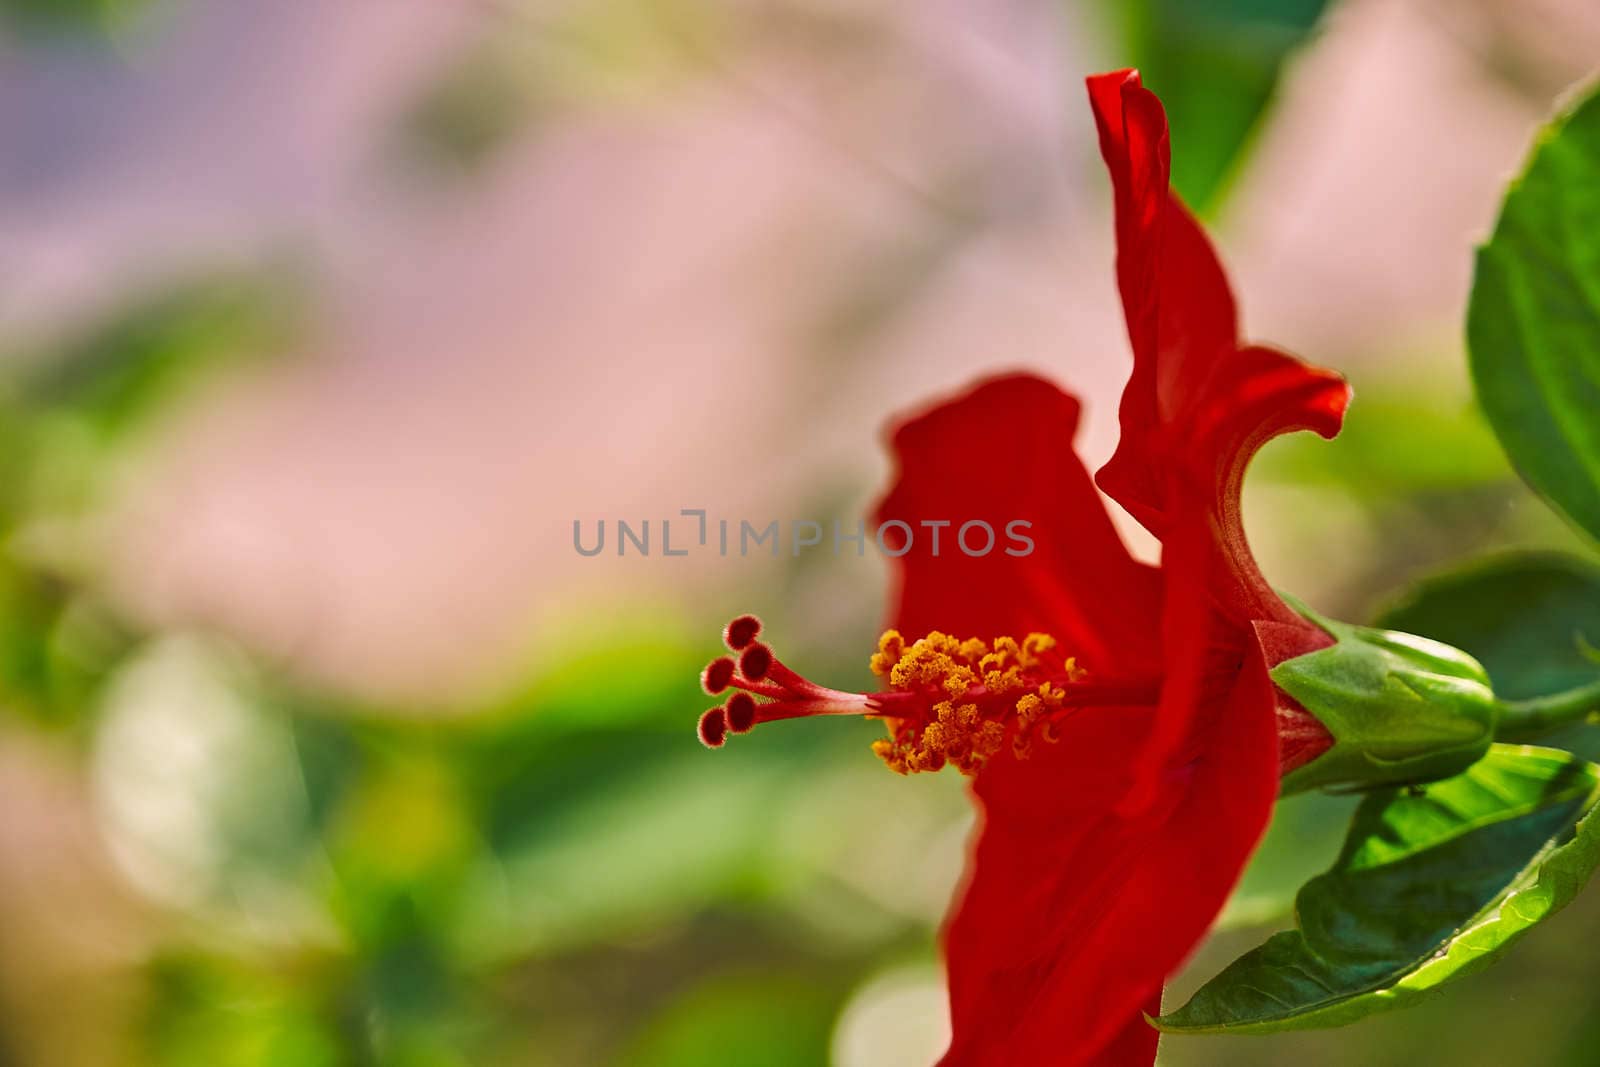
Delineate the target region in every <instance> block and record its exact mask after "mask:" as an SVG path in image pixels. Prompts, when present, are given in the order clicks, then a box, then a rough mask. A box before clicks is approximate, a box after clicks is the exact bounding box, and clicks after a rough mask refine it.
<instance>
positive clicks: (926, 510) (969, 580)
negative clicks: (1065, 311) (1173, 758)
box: [876, 374, 1160, 669]
mask: <svg viewBox="0 0 1600 1067" xmlns="http://www.w3.org/2000/svg"><path fill="white" fill-rule="evenodd" d="M1078 414H1079V406H1078V402H1077V400H1076V399H1074V398H1073V397H1071V396H1069V395H1067V394H1066V393H1064V392H1062V391H1061V390H1060V389H1058V388H1056V387H1055V386H1054V385H1052V384H1050V383H1049V382H1046V381H1044V380H1043V379H1040V378H1036V377H1032V376H1029V375H1021V374H1017V375H1008V376H1005V377H1000V378H994V379H990V380H988V381H985V382H981V383H979V384H978V385H977V386H975V387H973V388H972V389H971V390H970V391H968V392H967V393H965V394H963V395H961V396H959V397H957V398H956V399H954V400H949V401H946V402H944V403H941V404H938V405H936V406H935V407H933V408H931V409H930V410H928V411H925V412H923V413H921V414H918V415H916V416H914V417H912V418H910V419H908V420H907V421H905V422H903V423H901V424H900V425H899V426H898V427H897V428H896V429H895V430H894V431H893V433H892V435H891V439H890V444H891V447H892V449H893V452H894V455H895V457H896V459H897V465H898V468H899V470H898V473H897V477H896V479H895V482H894V485H893V486H892V488H891V489H890V491H889V493H888V494H887V495H886V496H885V497H884V499H883V501H882V502H881V503H880V504H879V505H878V509H877V516H876V518H877V522H878V523H879V524H883V523H886V522H889V521H891V520H897V521H899V522H903V523H907V524H908V525H909V526H910V528H911V531H912V544H911V548H910V550H909V551H907V552H906V553H905V554H904V555H903V556H901V557H900V558H899V559H898V560H897V562H896V572H897V573H896V582H895V585H896V589H895V592H894V594H893V596H892V598H891V605H892V608H891V613H890V615H891V619H890V625H891V626H894V627H895V628H897V629H900V630H901V631H903V632H905V633H906V634H908V635H920V634H924V633H927V632H928V631H930V630H944V631H946V632H951V633H957V634H959V635H960V636H962V637H969V636H977V637H983V638H985V639H989V638H993V637H996V636H998V635H1001V634H1011V635H1014V636H1017V637H1021V636H1022V635H1023V634H1026V633H1028V632H1029V631H1033V630H1038V631H1043V632H1047V633H1050V634H1052V635H1053V636H1055V637H1056V638H1057V639H1058V640H1059V641H1060V642H1061V643H1062V646H1063V647H1064V648H1065V649H1066V650H1067V651H1068V653H1069V654H1072V655H1077V656H1080V657H1082V658H1083V659H1084V661H1085V662H1086V663H1087V664H1091V665H1098V666H1100V667H1101V668H1102V669H1105V668H1109V667H1111V666H1113V665H1117V666H1126V667H1129V668H1131V667H1133V666H1136V665H1141V664H1148V663H1153V662H1155V661H1156V659H1157V657H1158V655H1159V651H1158V641H1157V633H1156V620H1157V619H1158V618H1159V604H1160V588H1159V577H1158V575H1157V574H1156V572H1155V571H1154V569H1152V568H1150V567H1148V566H1146V565H1145V564H1142V563H1139V562H1138V561H1136V560H1135V559H1133V557H1132V556H1130V555H1129V554H1128V551H1127V548H1126V547H1125V546H1124V544H1123V543H1122V539H1121V537H1120V536H1119V535H1118V533H1117V531H1116V528H1115V527H1114V526H1113V525H1112V523H1111V519H1110V516H1109V515H1107V514H1106V509H1105V502H1104V500H1103V499H1102V497H1101V496H1100V493H1099V491H1098V490H1096V488H1095V486H1094V483H1093V481H1092V480H1091V479H1090V478H1089V475H1088V472H1087V471H1086V470H1085V469H1084V467H1083V464H1082V462H1081V461H1080V460H1079V459H1078V458H1077V456H1076V455H1075V454H1074V453H1073V450H1072V441H1073V437H1074V435H1075V434H1076V432H1077V426H1078ZM927 522H934V523H938V522H943V523H947V524H949V525H946V526H942V527H936V528H935V527H929V526H925V525H923V524H924V523H927ZM968 522H984V523H987V524H988V525H989V526H990V528H991V529H992V530H993V531H994V533H995V537H996V542H995V545H994V547H993V549H992V550H991V551H989V552H987V553H984V554H982V555H969V554H968V552H967V551H966V550H965V549H963V547H962V544H961V542H960V540H959V535H960V527H961V525H962V524H964V523H968ZM1017 522H1023V523H1026V524H1028V525H1026V526H1021V527H1012V529H1013V530H1014V531H1015V532H1016V533H1018V534H1020V535H1021V536H1022V537H1025V538H1027V540H1028V542H1031V545H1025V544H1024V543H1023V542H1022V541H1021V540H1019V539H1015V538H1011V537H1008V535H1007V528H1008V526H1009V525H1010V524H1013V523H1017ZM900 532H903V531H900V530H898V529H897V530H896V533H900ZM936 532H937V535H938V539H939V540H938V549H937V554H935V547H934V535H935V533H936ZM970 533H971V536H970V537H969V539H968V542H967V546H968V548H970V549H972V550H973V551H976V550H977V549H978V548H980V547H981V546H982V544H983V543H984V540H985V538H984V535H983V533H982V532H981V530H980V528H977V527H974V528H973V530H972V531H970ZM889 544H890V547H891V548H898V547H899V546H900V544H901V541H900V539H899V538H898V537H896V538H893V539H891V540H890V541H889ZM1013 553H1025V554H1013Z"/></svg>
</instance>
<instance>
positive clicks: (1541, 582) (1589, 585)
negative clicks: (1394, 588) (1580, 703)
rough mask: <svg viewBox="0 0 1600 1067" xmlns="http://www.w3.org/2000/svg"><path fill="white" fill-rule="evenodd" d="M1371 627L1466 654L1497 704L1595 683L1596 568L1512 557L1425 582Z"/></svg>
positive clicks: (1545, 557)
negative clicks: (1487, 681) (1418, 637)
mask: <svg viewBox="0 0 1600 1067" xmlns="http://www.w3.org/2000/svg"><path fill="white" fill-rule="evenodd" d="M1376 625H1378V626H1382V627H1384V628H1385V629H1389V630H1404V631H1406V632H1407V633H1414V634H1422V635H1423V636H1425V637H1431V638H1433V639H1434V640H1436V641H1443V642H1445V643H1447V644H1451V645H1455V646H1456V647H1457V648H1461V649H1464V650H1466V651H1467V652H1470V653H1471V654H1472V655H1473V657H1474V658H1476V659H1477V661H1478V662H1479V663H1481V664H1483V666H1484V669H1485V670H1487V671H1488V672H1489V678H1490V680H1491V681H1492V682H1493V683H1494V690H1495V694H1496V695H1497V696H1499V697H1500V699H1502V700H1526V699H1528V698H1530V697H1540V696H1546V695H1548V694H1551V693H1558V692H1561V691H1563V690H1567V689H1573V688H1576V687H1578V686H1580V685H1585V684H1587V683H1589V682H1592V681H1594V680H1595V679H1596V678H1600V662H1597V661H1596V660H1595V659H1594V658H1593V649H1594V648H1595V647H1596V646H1600V568H1597V567H1595V566H1593V565H1592V564H1589V563H1587V562H1585V561H1583V560H1581V559H1577V558H1575V557H1572V556H1565V555H1561V554H1559V553H1554V552H1518V553H1508V554H1505V555H1500V556H1495V557H1492V558H1490V559H1485V560H1480V561H1478V562H1476V563H1472V564H1470V565H1468V566H1466V567H1464V568H1462V569H1460V570H1454V571H1448V572H1446V573H1444V574H1440V575H1437V576H1435V577H1432V578H1428V579H1426V580H1424V581H1422V582H1420V583H1419V584H1418V585H1416V586H1415V587H1414V588H1413V589H1412V590H1411V591H1410V592H1408V593H1407V594H1406V595H1405V597H1404V598H1402V599H1401V600H1399V601H1397V602H1395V603H1394V604H1393V605H1391V606H1390V607H1388V608H1386V609H1385V610H1384V611H1383V612H1381V613H1380V614H1379V616H1378V619H1377V622H1376Z"/></svg>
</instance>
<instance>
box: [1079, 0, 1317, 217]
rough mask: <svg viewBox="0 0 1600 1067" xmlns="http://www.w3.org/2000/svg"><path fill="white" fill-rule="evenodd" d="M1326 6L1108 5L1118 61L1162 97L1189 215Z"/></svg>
mask: <svg viewBox="0 0 1600 1067" xmlns="http://www.w3.org/2000/svg"><path fill="white" fill-rule="evenodd" d="M1327 7H1328V4H1327V0H1214V2H1210V3H1193V2H1190V0H1113V2H1110V3H1106V4H1105V5H1104V8H1105V10H1106V11H1107V13H1108V14H1109V15H1110V17H1111V18H1112V19H1114V20H1115V22H1116V24H1117V25H1118V27H1119V29H1120V32H1121V37H1122V42H1123V48H1124V54H1125V55H1126V57H1127V65H1128V66H1134V67H1137V68H1139V70H1140V72H1141V73H1142V74H1143V75H1144V81H1145V84H1146V85H1148V86H1149V87H1150V88H1152V89H1154V90H1155V91H1156V92H1157V93H1159V94H1160V95H1161V99H1162V102H1163V103H1164V104H1165V105H1166V108H1167V117H1168V119H1169V121H1170V122H1171V125H1172V130H1173V134H1172V137H1173V151H1172V184H1173V186H1174V187H1175V188H1176V189H1177V190H1178V192H1179V193H1180V194H1181V195H1182V196H1183V198H1184V200H1185V201H1187V202H1188V203H1189V205H1190V206H1192V207H1193V208H1194V209H1195V210H1197V211H1200V212H1209V211H1211V210H1212V209H1213V208H1215V207H1216V206H1217V203H1218V201H1219V199H1220V197H1221V194H1222V192H1223V191H1224V189H1225V187H1226V184H1227V180H1228V178H1229V177H1230V176H1231V174H1232V171H1233V168H1234V167H1235V166H1236V165H1237V162H1238V160H1239V159H1240V157H1241V155H1242V154H1243V152H1244V150H1245V148H1246V146H1247V145H1248V144H1249V142H1250V139H1251V137H1252V135H1253V134H1254V133H1255V131H1256V129H1257V126H1258V125H1259V123H1260V121H1261V118H1262V116H1263V114H1264V113H1265V111H1266V110H1267V108H1268V107H1269V106H1270V104H1271V102H1272V98H1273V94H1274V92H1275V91H1276V90H1277V86H1278V80H1279V77H1280V76H1281V74H1282V71H1283V66H1284V63H1285V62H1286V61H1287V59H1288V58H1289V56H1290V55H1291V54H1292V53H1293V51H1294V50H1295V49H1296V48H1298V47H1300V46H1301V45H1303V44H1304V43H1305V41H1306V39H1307V37H1308V36H1309V35H1310V34H1311V33H1312V31H1313V30H1314V29H1315V28H1316V25H1317V23H1318V21H1319V20H1320V19H1321V18H1322V15H1323V12H1324V11H1325V9H1326V8H1327Z"/></svg>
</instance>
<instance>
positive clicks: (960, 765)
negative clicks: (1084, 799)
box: [871, 630, 1084, 775]
mask: <svg viewBox="0 0 1600 1067" xmlns="http://www.w3.org/2000/svg"><path fill="white" fill-rule="evenodd" d="M1055 649H1056V642H1055V639H1054V638H1053V637H1051V636H1050V635H1049V634H1041V633H1030V634H1028V635H1027V636H1026V637H1024V638H1023V639H1022V640H1021V641H1018V640H1017V639H1016V638H1014V637H1004V636H1002V637H997V638H995V639H994V640H993V641H984V640H982V639H981V638H976V637H971V638H967V639H966V640H964V641H963V640H957V639H956V638H954V637H952V636H950V635H949V634H946V633H943V632H941V631H938V630H935V631H933V632H931V633H929V634H927V635H925V636H923V637H921V638H919V639H917V640H916V641H913V642H910V643H907V642H906V640H905V638H904V637H902V636H901V634H900V633H899V632H898V631H896V630H888V631H886V632H885V633H884V634H883V635H882V636H881V637H880V638H879V639H878V650H877V652H875V653H874V654H873V656H872V660H871V668H872V673H873V674H875V675H877V676H878V677H880V678H883V679H885V680H886V681H887V682H888V683H889V687H890V690H891V692H898V693H913V694H917V695H918V696H920V697H922V698H923V699H925V700H926V701H927V703H926V705H924V706H923V709H922V711H921V712H920V713H919V714H908V715H898V714H894V713H892V712H890V713H886V714H885V716H884V718H885V720H886V725H887V726H888V730H889V736H888V738H887V739H886V740H882V741H877V742H874V743H873V746H872V750H873V751H874V752H876V753H877V754H878V756H879V757H880V758H881V759H882V760H883V761H884V762H885V763H887V764H888V765H889V767H890V768H891V769H893V770H895V771H898V772H899V773H901V774H913V773H916V772H919V771H937V770H940V769H941V768H943V767H945V766H946V765H950V766H954V767H956V768H957V769H958V770H960V771H961V772H962V773H963V774H968V775H972V774H976V773H977V772H978V771H979V769H981V768H982V767H983V765H984V764H985V763H987V762H988V760H989V759H991V758H992V757H994V756H995V755H996V754H997V753H999V752H1001V751H1002V750H1003V749H1004V748H1005V747H1006V743H1007V741H1008V740H1009V741H1010V747H1011V752H1012V755H1013V756H1015V757H1016V758H1017V759H1026V758H1028V756H1029V754H1030V752H1031V749H1032V745H1033V739H1034V738H1035V737H1036V736H1037V737H1040V738H1042V739H1044V740H1045V741H1047V742H1053V741H1054V740H1055V739H1056V731H1055V724H1054V722H1053V721H1051V719H1050V716H1051V714H1052V713H1053V712H1055V711H1056V710H1057V709H1060V708H1061V707H1062V706H1063V704H1064V702H1065V699H1066V690H1065V689H1063V688H1062V687H1061V686H1060V685H1059V684H1056V683H1057V681H1067V682H1071V681H1076V680H1078V679H1079V678H1081V677H1083V674H1084V672H1083V671H1081V670H1080V669H1079V668H1078V666H1077V663H1076V661H1075V660H1073V659H1070V658H1064V657H1062V656H1060V655H1059V654H1058V653H1056V651H1055Z"/></svg>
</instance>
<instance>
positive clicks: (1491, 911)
mask: <svg viewBox="0 0 1600 1067" xmlns="http://www.w3.org/2000/svg"><path fill="white" fill-rule="evenodd" d="M1596 804H1600V767H1596V766H1594V765H1593V764H1589V763H1586V762H1584V761H1582V760H1579V759H1577V758H1575V757H1573V756H1571V755H1569V754H1568V753H1565V752H1559V751H1556V750H1554V749H1545V748H1531V747H1521V746H1514V745H1496V746H1494V748H1493V749H1491V751H1490V753H1489V755H1487V756H1485V757H1484V758H1483V759H1482V760H1481V761H1479V762H1478V763H1477V764H1475V765H1474V766H1473V767H1472V768H1470V769H1469V770H1467V771H1466V772H1464V773H1462V774H1459V775H1457V776H1456V777H1454V778H1450V779H1447V780H1445V781H1443V782H1437V783H1434V784H1433V785H1430V786H1428V787H1427V788H1426V789H1424V790H1417V791H1415V792H1408V791H1406V790H1403V789H1389V790H1383V791H1381V792H1377V793H1373V794H1371V795H1369V796H1368V797H1367V799H1366V800H1364V801H1363V802H1362V805H1361V807H1360V808H1359V809H1358V810H1357V812H1356V817H1355V821H1354V823H1353V824H1352V826H1351V830H1350V836H1349V837H1348V838H1347V839H1346V841H1345V846H1344V851H1343V852H1342V853H1341V854H1340V856H1339V858H1338V859H1337V860H1336V861H1335V862H1334V865H1333V867H1332V868H1330V869H1329V870H1328V871H1327V872H1326V873H1324V874H1321V875H1319V876H1317V877H1316V878H1314V879H1312V880H1311V881H1310V882H1308V883H1306V885H1305V887H1304V888H1303V889H1301V891H1300V894H1299V896H1298V897H1297V898H1296V900H1295V915H1296V924H1297V929H1295V930H1290V931H1286V932H1284V933H1280V934H1277V935H1275V936H1273V937H1272V938H1271V939H1270V940H1268V941H1267V942H1266V944H1264V945H1262V946H1260V947H1259V948H1257V949H1254V950H1253V951H1251V952H1248V953H1246V954H1245V955H1244V956H1241V957H1240V958H1239V959H1237V960H1235V961H1234V962H1233V963H1232V964H1230V965H1229V966H1228V967H1227V968H1226V969H1225V970H1224V971H1223V972H1222V973H1221V974H1219V975H1217V976H1216V977H1215V978H1213V979H1212V980H1211V981H1210V982H1207V983H1206V984H1205V985H1204V986H1202V987H1201V989H1200V990H1199V991H1198V992H1197V993H1196V994H1195V995H1194V997H1192V998H1191V999H1190V1000H1189V1002H1188V1003H1187V1004H1185V1005H1184V1006H1183V1007H1181V1008H1179V1009H1178V1010H1177V1011H1174V1012H1171V1013H1169V1014H1167V1015H1164V1016H1162V1017H1161V1018H1160V1019H1159V1020H1156V1025H1157V1026H1159V1027H1160V1028H1161V1029H1162V1030H1166V1031H1169V1032H1173V1033H1232V1034H1263V1033H1273V1032H1276V1031H1281V1030H1304V1029H1313V1028H1318V1027H1329V1026H1342V1025H1344V1024H1346V1023H1350V1022H1354V1021H1356V1020H1357V1019H1361V1018H1363V1017H1365V1016H1367V1015H1371V1014H1374V1013H1375V1012H1380V1011H1386V1010H1389V1009H1391V1008H1399V1007H1406V1006H1409V1005H1411V1004H1414V1003H1416V1002H1417V1001H1419V1000H1421V999H1422V998H1423V997H1425V996H1428V995H1430V994H1432V993H1434V992H1435V991H1437V990H1438V989H1439V987H1441V986H1443V985H1445V984H1446V983H1448V982H1450V981H1453V980H1455V979H1457V978H1461V977H1463V976H1465V975H1467V974H1471V973H1472V972H1474V971H1477V970H1480V969H1481V968H1483V967H1486V966H1488V965H1489V964H1490V963H1492V962H1494V961H1495V960H1496V959H1498V958H1499V957H1500V955H1501V954H1502V953H1504V952H1505V951H1506V949H1507V948H1509V947H1510V945H1511V944H1512V943H1513V942H1515V941H1516V940H1517V939H1518V938H1519V937H1521V936H1522V935H1523V934H1525V933H1527V931H1528V930H1529V929H1530V928H1532V927H1533V926H1534V925H1535V924H1537V923H1539V922H1540V921H1542V920H1544V919H1546V918H1548V917H1549V916H1551V915H1552V914H1554V913H1555V912H1557V911H1559V910H1560V909H1561V908H1562V907H1564V906H1565V905H1566V904H1567V903H1568V902H1570V901H1571V900H1572V898H1573V897H1574V896H1576V895H1577V893H1578V890H1579V889H1581V888H1582V887H1583V884H1584V883H1585V882H1586V881H1587V880H1588V878H1589V875H1590V873H1591V872H1592V871H1593V870H1594V868H1595V867H1596V865H1600V821H1597V820H1595V819H1594V818H1592V813H1593V811H1594V809H1595V806H1596Z"/></svg>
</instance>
